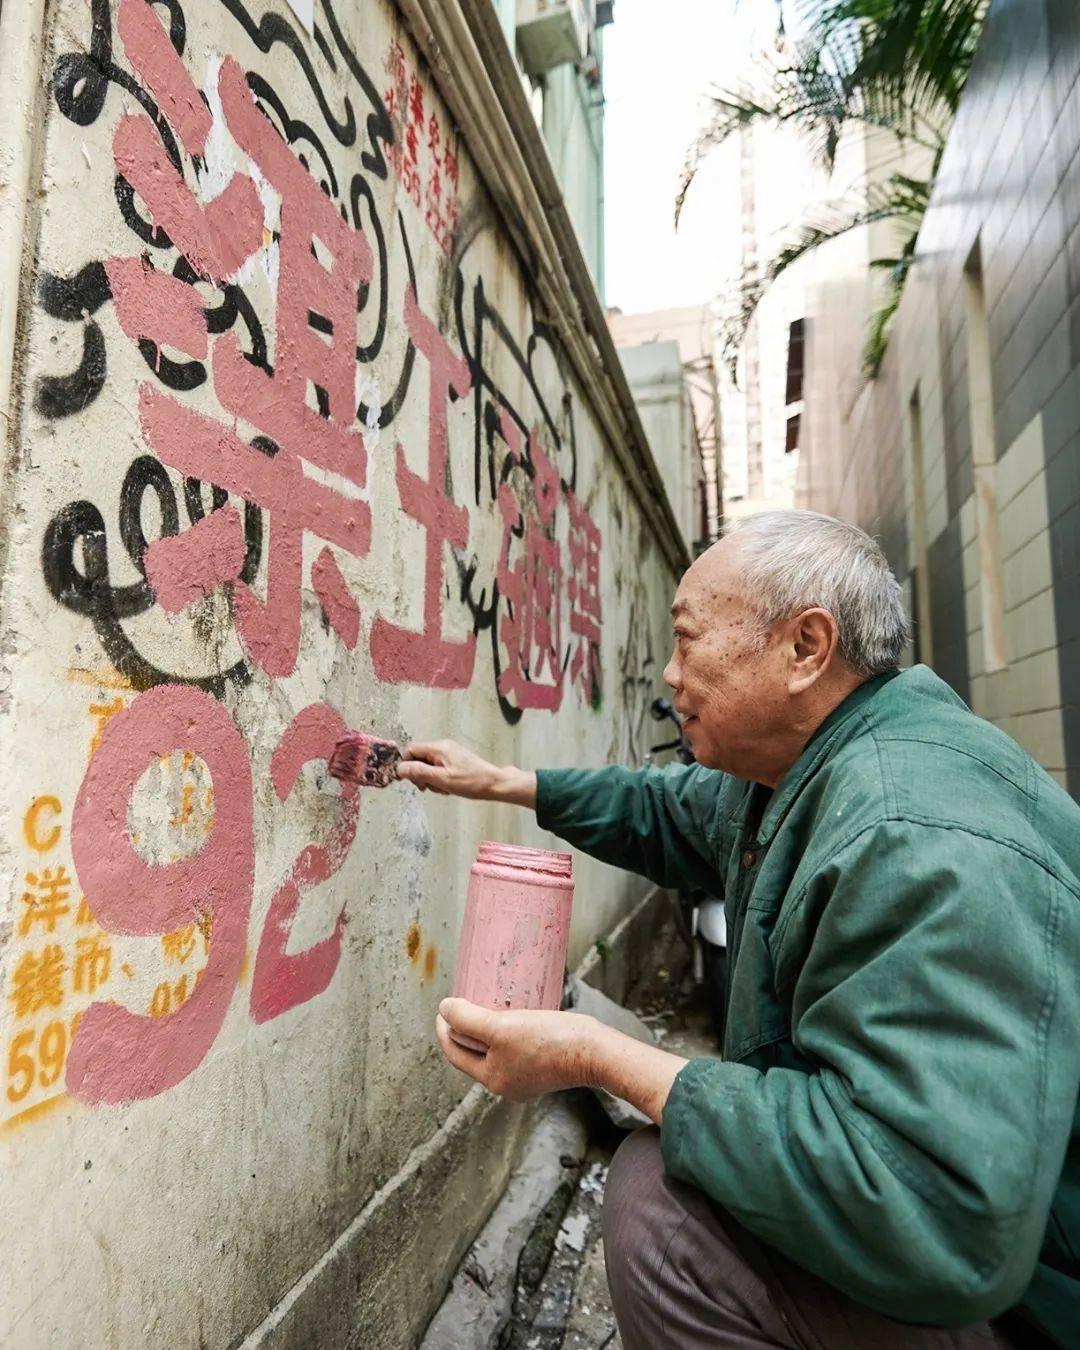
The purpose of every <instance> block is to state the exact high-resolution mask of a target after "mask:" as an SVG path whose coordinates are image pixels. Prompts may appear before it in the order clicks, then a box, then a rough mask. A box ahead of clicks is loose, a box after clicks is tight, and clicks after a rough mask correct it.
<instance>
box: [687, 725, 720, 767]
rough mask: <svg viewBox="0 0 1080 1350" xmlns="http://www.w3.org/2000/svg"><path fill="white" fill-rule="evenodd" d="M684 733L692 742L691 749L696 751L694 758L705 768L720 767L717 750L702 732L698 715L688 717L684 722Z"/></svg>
mask: <svg viewBox="0 0 1080 1350" xmlns="http://www.w3.org/2000/svg"><path fill="white" fill-rule="evenodd" d="M683 734H684V735H685V737H686V739H687V740H688V741H689V742H690V749H691V750H693V752H694V760H695V762H696V763H698V764H700V765H701V767H702V768H703V769H718V768H719V767H720V765H719V763H718V761H717V757H716V752H715V751H714V750H713V748H712V746H710V745H709V744H708V742H707V740H706V738H705V736H704V735H703V733H702V730H701V723H700V722H699V721H698V719H697V718H696V717H688V718H687V719H686V720H685V721H684V722H683Z"/></svg>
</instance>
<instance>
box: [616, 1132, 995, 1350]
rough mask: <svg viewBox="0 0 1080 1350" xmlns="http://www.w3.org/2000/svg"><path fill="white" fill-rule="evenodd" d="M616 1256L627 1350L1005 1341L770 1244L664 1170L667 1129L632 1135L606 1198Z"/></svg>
mask: <svg viewBox="0 0 1080 1350" xmlns="http://www.w3.org/2000/svg"><path fill="white" fill-rule="evenodd" d="M603 1228H604V1257H605V1260H606V1263H607V1277H608V1287H609V1288H610V1290H611V1298H612V1302H613V1304H614V1307H615V1317H616V1319H617V1321H618V1323H619V1334H620V1336H621V1337H622V1343H623V1347H624V1350H706V1347H708V1348H709V1350H717V1347H723V1346H739V1347H747V1348H750V1350H753V1348H754V1347H765V1346H785V1347H789V1348H790V1350H870V1348H871V1347H873V1350H946V1347H948V1348H949V1350H1002V1348H1004V1347H1010V1346H1011V1345H1012V1342H1011V1341H1009V1340H1007V1339H1006V1338H1005V1337H1004V1335H1003V1334H1002V1333H1001V1332H1000V1331H997V1330H995V1329H994V1328H993V1327H992V1326H990V1325H988V1324H986V1323H983V1324H982V1325H980V1326H976V1327H968V1328H966V1329H965V1330H962V1331H945V1330H938V1329H935V1328H934V1327H916V1326H909V1325H907V1324H906V1323H903V1322H894V1321H893V1320H892V1319H891V1318H888V1317H883V1316H882V1315H881V1314H880V1313H876V1312H873V1311H871V1310H870V1309H869V1308H865V1307H863V1306H862V1305H860V1304H858V1303H855V1302H854V1301H853V1300H852V1299H850V1298H848V1297H846V1295H844V1294H842V1293H840V1291H839V1290H838V1289H834V1288H833V1287H832V1286H831V1285H829V1284H826V1283H825V1282H824V1280H819V1279H818V1278H817V1277H816V1276H814V1275H811V1274H810V1273H809V1271H806V1270H803V1269H802V1268H801V1267H799V1266H796V1265H794V1264H793V1263H792V1262H790V1261H788V1260H786V1259H785V1258H784V1257H783V1256H781V1255H780V1254H779V1253H778V1252H775V1251H773V1250H772V1249H771V1248H770V1249H766V1248H765V1247H763V1246H762V1245H761V1244H760V1243H758V1242H757V1241H756V1240H755V1239H754V1238H753V1237H752V1236H751V1235H750V1234H749V1233H748V1232H747V1231H746V1230H745V1229H744V1228H742V1227H741V1226H740V1225H739V1224H737V1223H736V1222H735V1220H734V1219H732V1217H731V1216H730V1215H729V1214H725V1213H724V1212H723V1211H722V1210H720V1209H719V1208H717V1207H716V1206H715V1205H713V1204H712V1203H711V1202H710V1201H709V1200H708V1199H707V1198H706V1197H705V1195H704V1194H703V1193H702V1192H701V1191H699V1190H697V1189H696V1188H695V1187H693V1186H687V1185H684V1184H683V1183H682V1182H680V1181H675V1180H673V1179H672V1178H670V1177H668V1176H666V1175H665V1174H664V1165H663V1161H662V1159H661V1156H660V1132H659V1131H658V1130H656V1129H648V1130H639V1131H638V1132H637V1133H636V1134H632V1135H630V1137H629V1138H628V1139H626V1140H625V1141H624V1143H623V1144H622V1146H621V1147H620V1149H619V1151H618V1152H617V1153H616V1155H615V1158H614V1161H613V1162H612V1164H611V1170H610V1171H609V1173H608V1180H607V1189H606V1192H605V1195H604V1215H603Z"/></svg>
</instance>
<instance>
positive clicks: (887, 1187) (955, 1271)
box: [661, 822, 1080, 1326]
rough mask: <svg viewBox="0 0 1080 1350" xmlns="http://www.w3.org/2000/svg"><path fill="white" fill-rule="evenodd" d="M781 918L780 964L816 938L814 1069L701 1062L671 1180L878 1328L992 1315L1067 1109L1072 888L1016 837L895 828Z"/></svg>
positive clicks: (677, 1103) (685, 1105)
mask: <svg viewBox="0 0 1080 1350" xmlns="http://www.w3.org/2000/svg"><path fill="white" fill-rule="evenodd" d="M789 906H790V907H791V908H792V910H793V911H794V912H793V914H788V913H784V914H782V915H781V920H780V922H779V923H778V925H777V929H776V931H775V932H774V935H773V954H774V959H775V961H776V963H777V969H778V970H780V971H783V966H784V938H785V934H786V932H787V929H788V928H789V927H794V926H796V925H797V924H798V923H805V924H806V925H808V928H809V931H811V932H813V941H812V944H811V945H810V948H809V955H808V957H807V958H806V959H805V961H804V963H803V964H802V966H801V968H800V969H798V970H797V971H795V972H793V974H792V977H791V978H792V980H793V983H792V985H791V986H790V987H789V990H788V997H789V998H790V1000H791V1017H792V1027H793V1043H794V1046H795V1049H796V1051H797V1052H798V1055H799V1056H800V1058H801V1060H803V1061H805V1063H806V1064H807V1066H808V1067H809V1071H806V1072H804V1071H802V1069H801V1068H787V1067H776V1068H768V1069H766V1070H764V1071H758V1070H757V1069H756V1068H753V1067H751V1066H749V1065H746V1064H739V1063H721V1062H719V1061H712V1060H704V1059H699V1060H694V1061H692V1062H691V1063H690V1064H689V1065H688V1066H687V1068H686V1069H684V1070H683V1072H682V1073H681V1074H680V1075H679V1077H678V1079H677V1080H676V1082H675V1085H674V1087H673V1089H672V1092H671V1094H670V1096H669V1099H668V1102H667V1104H666V1106H665V1109H664V1116H663V1127H662V1134H661V1139H662V1145H663V1153H664V1161H665V1165H666V1168H667V1170H668V1172H669V1173H671V1174H672V1175H673V1176H675V1177H678V1178H681V1179H683V1180H685V1181H688V1182H691V1183H693V1184H694V1185H696V1186H698V1187H700V1188H701V1189H702V1190H704V1191H705V1192H707V1193H708V1194H709V1195H710V1196H712V1197H713V1198H714V1199H715V1200H716V1201H717V1202H719V1203H720V1204H721V1205H723V1206H724V1207H725V1208H726V1209H728V1210H729V1211H730V1212H731V1213H732V1214H733V1215H734V1216H735V1217H736V1218H737V1219H738V1220H739V1221H740V1222H741V1223H743V1224H744V1226H745V1227H746V1228H748V1229H749V1230H750V1231H751V1232H752V1233H754V1234H755V1235H756V1236H758V1237H759V1238H761V1239H763V1240H764V1241H765V1242H767V1243H769V1244H771V1245H772V1246H774V1247H776V1248H778V1249H779V1250H780V1251H781V1252H783V1253H784V1254H785V1255H786V1256H788V1257H789V1258H791V1259H792V1260H793V1261H796V1262H797V1263H798V1264H800V1265H802V1266H803V1267H805V1268H807V1269H809V1270H811V1271H812V1272H813V1273H814V1274H816V1275H819V1276H820V1277H822V1278H823V1279H825V1280H827V1281H829V1282H830V1283H832V1284H833V1285H835V1286H837V1287H838V1288H840V1289H842V1290H843V1291H844V1292H845V1293H847V1294H848V1295H849V1296H850V1297H852V1298H854V1299H856V1300H858V1301H859V1302H862V1303H864V1304H866V1305H868V1306H869V1307H872V1308H875V1309H877V1310H878V1311H879V1312H882V1313H884V1314H886V1315H887V1316H890V1317H893V1318H897V1319H899V1320H901V1321H906V1322H926V1323H934V1324H936V1325H941V1326H961V1325H964V1324H969V1323H974V1322H978V1321H981V1320H984V1319H986V1318H989V1317H993V1316H996V1315H997V1314H999V1313H1001V1312H1003V1311H1004V1310H1005V1309H1007V1308H1009V1307H1012V1306H1013V1305H1014V1304H1015V1303H1017V1302H1018V1301H1019V1300H1020V1298H1021V1296H1022V1295H1023V1293H1024V1291H1025V1289H1026V1287H1027V1285H1028V1283H1029V1282H1030V1280H1031V1276H1032V1273H1033V1271H1034V1269H1035V1265H1036V1262H1037V1259H1038V1253H1039V1249H1040V1246H1041V1244H1042V1241H1043V1237H1044V1234H1045V1231H1046V1226H1047V1220H1048V1215H1049V1211H1050V1205H1051V1202H1052V1199H1053V1195H1054V1191H1055V1188H1056V1186H1057V1183H1058V1179H1059V1177H1060V1174H1061V1169H1062V1165H1063V1162H1064V1158H1065V1152H1066V1148H1067V1146H1068V1138H1069V1133H1070V1128H1071V1125H1072V1119H1073V1112H1074V1110H1075V1108H1076V1102H1077V1090H1078V1075H1080V1057H1078V1055H1077V1053H1076V1047H1077V1044H1078V1043H1080V981H1078V980H1077V978H1076V971H1077V968H1078V965H1080V902H1078V898H1077V896H1076V895H1075V894H1074V893H1073V891H1072V890H1070V889H1067V888H1066V885H1065V884H1064V883H1063V882H1062V881H1061V880H1060V879H1059V878H1058V877H1056V876H1054V875H1052V874H1051V873H1050V872H1049V871H1047V870H1046V869H1044V867H1043V866H1042V865H1041V864H1040V863H1039V862H1037V861H1036V860H1034V859H1032V858H1030V857H1028V856H1026V855H1025V854H1023V853H1022V852H1020V851H1019V850H1017V849H1014V848H1012V847H1010V846H1007V845H1005V844H1001V843H997V842H995V841H993V840H989V839H986V838H982V837H978V836H975V835H972V834H969V833H966V832H964V831H960V830H956V829H947V828H944V827H938V826H936V825H922V824H917V823H912V822H888V823H884V824H880V825H877V826H874V827H872V828H871V829H869V830H868V831H866V832H864V834H863V835H862V836H861V837H860V838H858V839H856V840H855V841H854V842H853V843H851V844H850V845H849V846H848V847H847V848H846V849H844V850H843V851H842V852H841V853H839V854H838V855H837V856H835V857H834V858H833V859H832V860H831V861H830V863H829V864H828V865H827V867H826V868H824V869H822V870H821V872H820V873H819V874H818V875H817V876H815V878H814V879H813V881H812V882H811V884H810V885H809V886H808V887H807V888H806V889H805V891H804V892H802V893H801V894H800V895H799V896H796V897H794V899H793V900H792V901H789ZM785 908H787V907H785ZM800 911H801V912H800ZM782 924H783V925H786V926H785V927H783V928H782V927H781V925H782ZM804 935H805V933H804ZM804 949H805V948H804ZM734 979H735V980H736V981H737V980H738V968H737V966H736V970H735V972H734ZM780 982H781V984H782V983H783V980H782V977H781V981H780ZM781 992H783V990H782V991H781Z"/></svg>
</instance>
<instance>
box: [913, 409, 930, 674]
mask: <svg viewBox="0 0 1080 1350" xmlns="http://www.w3.org/2000/svg"><path fill="white" fill-rule="evenodd" d="M908 449H909V455H908V468H909V474H908V477H909V479H910V481H911V611H912V613H911V617H912V620H913V625H914V629H915V660H916V662H919V661H923V662H925V663H926V665H928V666H930V665H933V663H934V638H933V632H932V627H931V623H930V571H929V540H928V538H927V526H926V455H925V451H924V446H923V420H922V403H921V401H920V398H919V386H918V385H916V386H915V392H914V393H913V394H912V396H911V403H910V404H909V406H908Z"/></svg>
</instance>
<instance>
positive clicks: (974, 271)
mask: <svg viewBox="0 0 1080 1350" xmlns="http://www.w3.org/2000/svg"><path fill="white" fill-rule="evenodd" d="M1078 77H1080V15H1078V13H1077V11H1076V9H1075V6H1073V5H1070V4H1065V3H1060V2H1059V0H994V3H993V5H992V6H991V10H990V15H989V19H988V21H987V27H986V31H985V34H984V37H983V41H982V45H981V47H980V50H979V54H978V57H977V59H976V63H975V67H974V70H973V72H972V75H971V79H970V82H969V84H968V87H967V89H966V91H965V94H964V97H963V100H962V103H961V108H960V112H959V114H958V116H957V119H956V122H955V124H954V126H953V130H952V133H951V136H950V140H949V145H948V148H947V151H946V154H945V158H944V161H943V163H942V166H941V173H940V177H939V181H938V183H937V186H936V189H935V194H934V199H933V203H932V206H931V209H930V211H929V213H928V215H927V217H926V220H925V223H924V225H923V228H922V232H921V235H920V240H919V251H918V258H917V261H916V264H915V266H914V268H913V271H912V273H911V275H910V278H909V280H908V283H907V286H906V288H905V294H904V299H903V304H902V306H901V309H900V312H899V315H898V319H897V323H896V326H895V328H894V331H893V336H892V338H891V341H890V344H889V349H888V352H887V355H886V359H885V363H884V365H883V367H882V371H881V375H880V377H879V378H878V379H877V380H876V381H875V382H874V383H873V384H872V385H870V386H868V387H866V388H865V389H864V390H863V391H862V393H861V394H860V396H859V397H858V399H857V400H856V402H855V404H854V406H853V408H852V409H851V410H850V412H849V414H848V416H847V417H846V418H845V419H844V420H843V421H842V422H839V423H837V422H835V421H833V422H832V424H831V426H830V427H829V430H828V431H827V432H825V433H824V434H822V430H821V428H822V427H823V425H828V417H829V413H828V410H829V408H830V407H832V406H834V403H835V394H834V391H835V389H836V388H837V385H838V381H840V380H841V379H842V377H843V372H842V371H841V370H840V368H839V365H838V363H837V360H836V358H835V355H834V354H833V353H832V352H831V351H830V350H829V346H828V344H827V343H823V342H822V341H821V340H820V339H821V334H822V333H823V332H828V331H829V330H830V328H836V327H837V326H839V325H841V324H843V323H844V321H845V320H844V316H843V314H842V313H841V311H840V310H839V309H838V307H837V306H836V305H835V304H832V303H830V298H829V296H828V295H825V294H822V293H820V292H819V294H818V296H817V299H816V301H815V303H814V306H813V308H812V315H813V325H812V329H811V342H810V365H809V369H808V375H807V386H808V397H809V398H810V399H811V400H813V402H814V405H815V408H816V409H817V414H816V421H815V422H814V427H813V434H812V438H811V444H810V447H809V449H808V451H807V452H805V453H804V465H805V467H806V469H807V479H806V483H805V485H804V491H803V494H802V495H803V500H804V501H805V502H806V503H807V504H809V505H811V506H816V507H819V508H821V509H824V510H832V511H836V512H837V513H839V514H843V515H848V516H850V517H852V518H854V519H857V520H858V521H860V523H863V524H865V525H867V526H868V527H871V528H874V529H875V530H877V531H878V532H879V533H880V535H881V536H882V538H883V540H884V542H885V545H886V548H887V550H888V552H889V556H890V559H891V560H892V562H893V564H894V566H895V567H896V568H897V570H898V572H899V573H900V575H901V576H902V577H904V578H906V580H907V585H908V590H909V594H910V596H911V598H912V602H913V604H914V606H915V608H916V611H917V618H918V621H919V622H918V632H917V642H916V651H915V655H917V656H920V657H922V658H923V659H927V658H928V659H930V660H931V661H932V663H933V664H934V665H935V666H936V668H937V669H938V670H939V672H940V673H941V674H942V675H943V676H944V677H945V678H946V679H948V680H949V682H950V683H951V684H952V685H953V686H954V688H956V689H957V691H958V692H959V693H960V694H961V695H962V696H963V697H964V698H966V699H968V700H969V701H970V702H971V704H972V706H973V707H974V708H975V710H976V711H977V712H980V713H982V714H984V715H985V716H987V717H989V718H991V719H992V720H994V721H995V722H997V723H999V724H1000V725H1001V726H1003V727H1004V728H1005V730H1006V731H1008V732H1009V733H1010V734H1011V735H1013V736H1014V737H1015V738H1016V739H1017V740H1018V741H1019V742H1020V743H1021V744H1022V745H1023V746H1024V747H1025V748H1026V749H1027V750H1029V751H1030V752H1031V753H1032V754H1033V755H1034V756H1035V757H1036V758H1037V759H1038V760H1039V761H1040V762H1041V763H1042V764H1043V765H1044V766H1045V767H1046V768H1047V769H1049V770H1050V771H1051V772H1052V773H1053V774H1054V775H1055V776H1056V777H1057V778H1058V779H1059V781H1061V782H1063V783H1067V785H1068V786H1069V788H1070V789H1071V790H1072V791H1073V793H1074V794H1075V793H1078V792H1080V677H1078V676H1077V671H1078V670H1080V663H1078V661H1077V653H1078V650H1080V620H1078V616H1080V603H1078V596H1080V84H1078ZM854 275H855V274H854V272H853V273H852V278H853V284H854ZM847 322H848V323H849V324H850V319H848V320H847Z"/></svg>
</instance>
